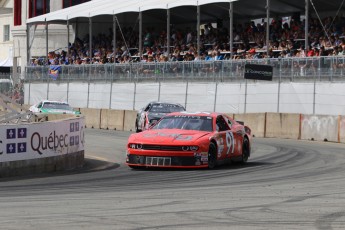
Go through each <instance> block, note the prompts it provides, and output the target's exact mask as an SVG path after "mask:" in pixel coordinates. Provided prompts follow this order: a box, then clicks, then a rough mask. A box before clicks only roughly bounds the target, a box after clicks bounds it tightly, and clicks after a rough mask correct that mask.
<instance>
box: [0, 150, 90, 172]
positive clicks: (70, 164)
mask: <svg viewBox="0 0 345 230" xmlns="http://www.w3.org/2000/svg"><path fill="white" fill-rule="evenodd" d="M83 165H84V150H83V151H79V152H75V153H71V154H66V155H61V156H55V157H47V158H41V159H31V160H21V161H10V162H0V177H9V176H23V175H30V174H36V173H49V172H56V171H63V170H72V169H76V168H82V167H83Z"/></svg>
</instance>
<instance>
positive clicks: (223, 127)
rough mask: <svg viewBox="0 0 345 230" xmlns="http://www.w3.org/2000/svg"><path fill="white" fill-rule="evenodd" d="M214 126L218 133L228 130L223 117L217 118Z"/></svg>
mask: <svg viewBox="0 0 345 230" xmlns="http://www.w3.org/2000/svg"><path fill="white" fill-rule="evenodd" d="M216 124H217V129H218V131H219V132H221V131H227V130H230V128H229V126H228V124H227V122H226V121H225V120H224V117H222V116H218V117H217V120H216Z"/></svg>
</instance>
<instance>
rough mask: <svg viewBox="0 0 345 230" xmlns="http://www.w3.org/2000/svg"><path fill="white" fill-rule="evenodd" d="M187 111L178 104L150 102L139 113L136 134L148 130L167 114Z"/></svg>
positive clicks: (136, 121)
mask: <svg viewBox="0 0 345 230" xmlns="http://www.w3.org/2000/svg"><path fill="white" fill-rule="evenodd" d="M185 110H186V109H185V108H184V107H183V106H182V105H180V104H177V103H168V102H155V101H154V102H150V103H148V104H147V105H146V106H144V107H143V108H142V109H140V110H139V111H138V113H137V118H136V120H135V130H136V132H141V131H143V130H146V129H148V128H149V127H150V126H151V125H152V124H154V123H155V122H157V121H158V120H160V119H161V118H162V117H164V116H165V115H166V114H168V113H172V112H180V111H185Z"/></svg>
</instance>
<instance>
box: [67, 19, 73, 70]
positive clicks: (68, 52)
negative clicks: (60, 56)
mask: <svg viewBox="0 0 345 230" xmlns="http://www.w3.org/2000/svg"><path fill="white" fill-rule="evenodd" d="M69 36H70V35H69V20H67V57H69V55H70V50H69ZM70 64H72V63H70Z"/></svg>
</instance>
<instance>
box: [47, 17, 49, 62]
mask: <svg viewBox="0 0 345 230" xmlns="http://www.w3.org/2000/svg"><path fill="white" fill-rule="evenodd" d="M48 52H49V51H48V22H47V21H46V65H49V60H48Z"/></svg>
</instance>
